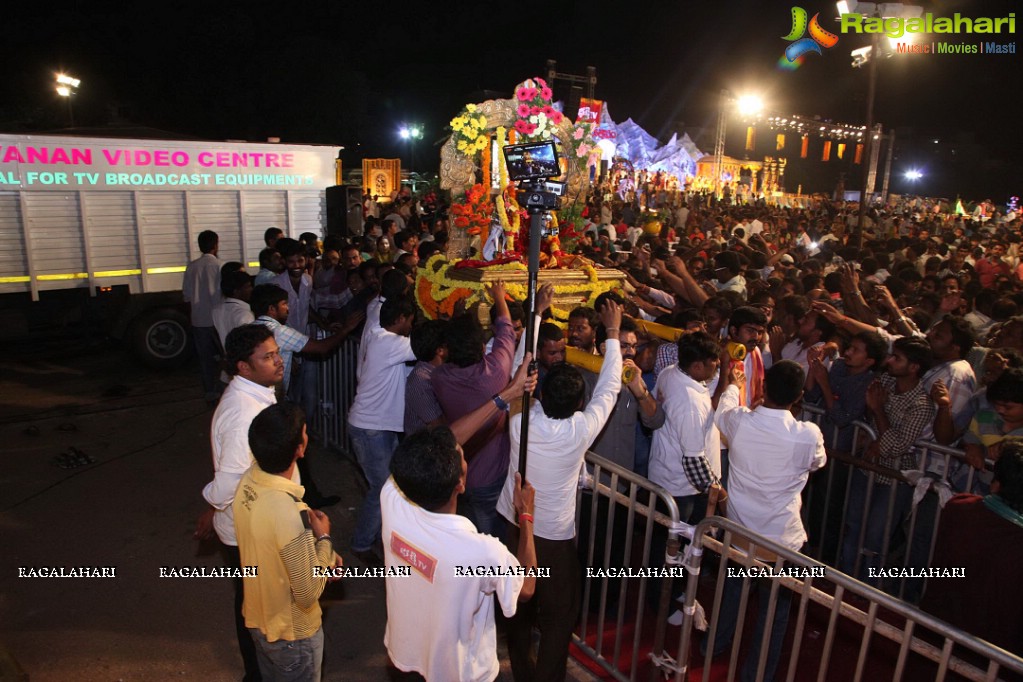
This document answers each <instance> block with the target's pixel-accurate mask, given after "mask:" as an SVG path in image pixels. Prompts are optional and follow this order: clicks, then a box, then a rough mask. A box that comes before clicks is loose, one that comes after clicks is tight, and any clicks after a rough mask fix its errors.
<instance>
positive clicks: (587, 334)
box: [568, 306, 600, 353]
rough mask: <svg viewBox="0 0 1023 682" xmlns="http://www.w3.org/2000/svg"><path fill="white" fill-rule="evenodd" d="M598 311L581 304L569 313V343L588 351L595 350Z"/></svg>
mask: <svg viewBox="0 0 1023 682" xmlns="http://www.w3.org/2000/svg"><path fill="white" fill-rule="evenodd" d="M599 319H600V318H599V316H598V315H597V311H596V310H594V309H593V308H588V307H586V306H579V307H577V308H575V309H573V310H572V312H570V313H569V314H568V345H570V346H572V347H573V348H579V349H580V350H584V351H586V352H588V353H589V352H593V348H594V344H595V342H596V340H597V324H598V323H599Z"/></svg>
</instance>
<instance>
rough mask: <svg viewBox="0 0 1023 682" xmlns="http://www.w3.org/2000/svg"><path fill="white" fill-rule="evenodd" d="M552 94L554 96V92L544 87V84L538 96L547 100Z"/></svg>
mask: <svg viewBox="0 0 1023 682" xmlns="http://www.w3.org/2000/svg"><path fill="white" fill-rule="evenodd" d="M553 96H554V93H553V92H551V89H550V88H548V87H546V86H544V88H543V89H542V90H540V97H542V98H543V99H547V100H549V99H550V98H551V97H553Z"/></svg>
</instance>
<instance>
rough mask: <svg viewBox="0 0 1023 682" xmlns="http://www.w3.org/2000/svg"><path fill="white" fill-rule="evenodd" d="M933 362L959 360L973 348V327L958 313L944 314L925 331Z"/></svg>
mask: <svg viewBox="0 0 1023 682" xmlns="http://www.w3.org/2000/svg"><path fill="white" fill-rule="evenodd" d="M927 342H928V343H930V344H931V352H932V353H934V360H935V362H947V361H949V360H961V359H963V358H965V357H966V354H967V353H969V352H970V349H971V348H973V343H974V339H973V328H972V327H971V326H970V323H969V322H968V321H967V320H966V319H965V318H962V317H959V316H958V315H946V316H945V317H944V318H943V319H942V320H941V322H939V323H938V324H936V325H934V326H933V327H931V330H930V331H929V332H927Z"/></svg>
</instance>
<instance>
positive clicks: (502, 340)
mask: <svg viewBox="0 0 1023 682" xmlns="http://www.w3.org/2000/svg"><path fill="white" fill-rule="evenodd" d="M488 293H489V294H490V297H491V298H492V299H493V301H494V303H493V305H494V307H495V308H496V309H497V315H496V319H495V320H494V345H493V348H492V350H491V351H490V352H489V353H487V354H485V355H484V348H485V339H484V337H483V329H482V328H481V327H480V324H479V321H478V320H477V319H476V317H475V316H474V315H472V314H467V315H463V316H461V317H458V318H455V319H454V320H452V321H451V322H450V323H449V324H448V328H447V330H446V331H445V335H444V336H445V342H446V345H447V349H448V358H447V362H445V363H444V364H443V365H441V366H440V367H437V368H436V369H435V370H434V371H433V376H432V377H431V382H432V383H433V391H434V394H435V395H436V396H437V400H438V402H440V406H441V409H443V410H444V418H445V419H446V421H447V423H449V424H451V423H453V422H454V421H455V420H456V419H458V418H459V417H462V416H464V415H466V414H468V413H469V412H472V411H473V410H475V409H476V408H478V407H479V406H480V405H482V404H483V403H485V402H486V401H488V400H493V399H494V396H496V395H497V393H498V392H499V391H500V390H501V389H502V388H504V386H505V385H506V384H507V383H508V377H509V376H511V369H512V360H513V355H514V353H515V332H514V330H513V329H512V323H511V315H510V313H509V312H508V303H507V302H506V301H505V292H504V283H503V282H496V283H494V284H493V285H492V286H490V287H489V290H488ZM495 402H497V404H498V407H500V408H501V410H500V411H499V412H498V414H497V415H496V416H495V417H493V418H492V419H490V420H489V421H488V422H487V423H486V424H485V425H484V427H483V428H481V429H480V430H479V431H477V432H476V434H475V435H474V436H473V437H472V438H470V439H469V440H468V441H467V442H466V443H465V444H464V446H463V449H464V450H465V459H466V461H468V463H469V471H468V475H467V478H466V484H465V494H464V495H462V498H461V499H460V500H459V513H460V514H463V515H464V516H466V517H467V518H469V520H471V521H472V522H473V523H475V524H476V528H477V530H479V532H481V533H489V534H490V535H493V536H495V537H501V531H502V530H503V528H502V527H503V525H504V524H503V522H502V521H501V519H500V517H499V516H498V514H497V498H498V497H499V496H500V494H501V488H502V487H503V485H504V479H505V477H506V476H507V475H508V453H509V448H510V447H511V446H510V443H509V440H508V429H507V421H508V405H507V403H504V401H499V402H498V401H496V400H495ZM502 403H503V404H502Z"/></svg>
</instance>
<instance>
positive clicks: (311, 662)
mask: <svg viewBox="0 0 1023 682" xmlns="http://www.w3.org/2000/svg"><path fill="white" fill-rule="evenodd" d="M249 632H251V633H252V640H253V641H254V642H255V643H256V650H257V651H258V652H259V672H260V674H261V675H262V676H263V679H264V680H273V682H278V681H279V682H320V674H321V673H322V671H323V628H322V627H321V628H320V629H319V630H317V631H316V634H314V635H312V636H311V637H306V638H305V639H297V640H294V641H289V640H286V639H279V640H277V641H276V642H268V641H267V640H266V635H264V634H263V633H262V631H260V629H259V628H249Z"/></svg>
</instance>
